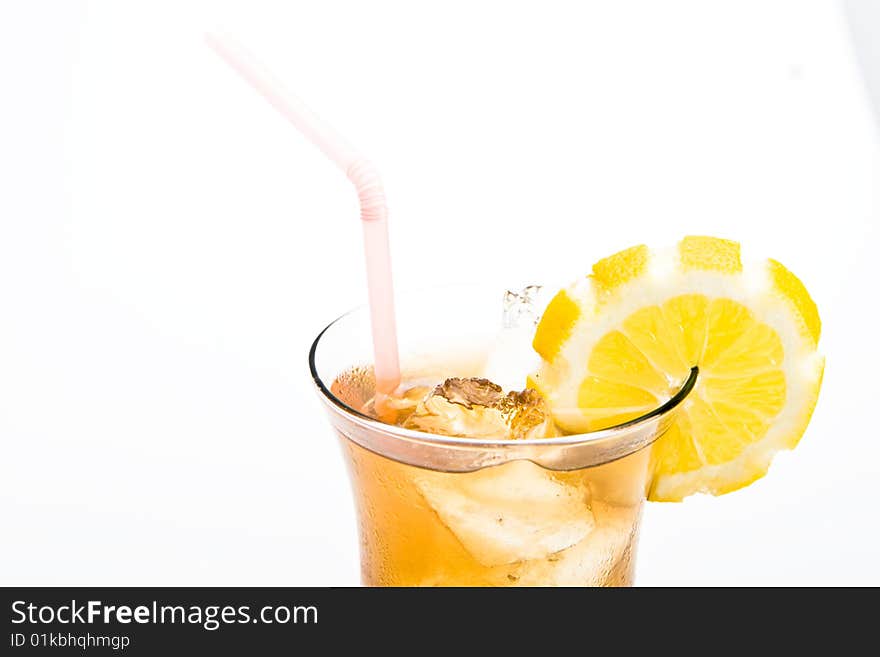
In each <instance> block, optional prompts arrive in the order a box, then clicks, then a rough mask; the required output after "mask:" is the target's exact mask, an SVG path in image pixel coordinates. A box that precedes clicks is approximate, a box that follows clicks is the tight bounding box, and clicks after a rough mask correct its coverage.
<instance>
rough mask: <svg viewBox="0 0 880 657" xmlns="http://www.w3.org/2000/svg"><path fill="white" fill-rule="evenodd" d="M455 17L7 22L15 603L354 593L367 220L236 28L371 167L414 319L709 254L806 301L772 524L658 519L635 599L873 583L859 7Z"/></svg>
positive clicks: (180, 9) (5, 358) (662, 510)
mask: <svg viewBox="0 0 880 657" xmlns="http://www.w3.org/2000/svg"><path fill="white" fill-rule="evenodd" d="M367 7H369V8H367ZM433 7H434V8H433V9H429V8H428V5H427V3H406V2H369V3H357V2H341V1H330V2H320V3H319V2H300V3H295V2H294V3H292V2H279V3H276V4H260V3H254V2H243V1H242V2H238V3H229V4H224V3H217V2H210V3H209V2H205V3H191V2H189V3H180V2H174V3H167V4H165V3H159V2H150V3H148V2H140V3H135V2H93V3H83V2H55V3H52V2H43V1H39V2H25V1H24V0H21V1H18V2H4V3H3V4H2V5H0V81H2V86H0V449H2V453H0V513H2V517H0V583H2V584H22V585H25V584H31V585H33V584H46V585H48V584H72V585H75V584H82V585H85V584H89V585H105V584H107V585H113V584H117V585H122V584H130V585H134V584H142V585H162V584H169V585H170V584H176V585H197V584H204V585H246V584H247V585H346V584H354V583H356V582H357V581H358V566H357V538H356V534H355V522H354V517H353V509H352V504H351V501H350V496H349V489H348V481H347V478H346V475H345V470H344V467H343V463H342V459H341V457H340V454H339V452H338V447H337V445H336V444H335V442H334V438H333V436H332V434H331V432H330V430H329V428H328V425H327V424H326V422H325V418H324V415H323V411H322V409H321V407H320V406H319V402H318V400H317V398H316V397H315V395H314V393H313V391H312V389H311V388H310V381H309V378H308V374H307V371H306V351H307V348H308V346H309V343H310V341H311V339H312V338H313V337H314V335H315V334H316V333H317V331H318V330H319V329H320V328H321V327H322V326H323V325H324V324H326V323H327V322H328V321H329V320H331V319H332V318H334V317H335V316H336V315H338V314H339V313H340V312H342V311H343V310H345V309H347V308H349V307H351V306H354V305H357V304H359V303H362V302H363V301H364V299H365V290H364V285H363V279H362V274H361V269H362V259H361V251H360V248H361V247H360V242H359V239H360V231H359V226H358V224H357V221H358V219H357V207H356V202H355V199H354V196H353V193H352V190H351V188H350V185H349V183H348V181H347V180H345V178H344V177H343V176H342V175H340V173H339V172H338V171H337V170H335V169H334V168H333V166H332V165H331V164H329V163H328V162H327V161H325V160H324V159H323V157H322V156H321V154H320V153H319V152H318V151H317V150H315V149H314V148H313V147H312V146H311V145H309V144H308V143H306V142H305V140H304V139H303V138H302V137H301V136H300V135H299V134H297V133H296V132H295V131H294V130H293V129H292V128H291V127H290V126H289V125H287V124H286V123H284V121H283V120H282V119H281V118H280V117H279V116H277V115H276V114H275V113H274V111H273V110H272V109H271V108H270V107H269V106H268V105H267V104H266V103H265V102H264V101H263V100H262V99H261V98H259V97H258V96H256V95H255V94H254V93H252V92H251V90H250V89H248V88H247V87H246V86H245V85H244V84H243V83H242V82H241V81H240V80H239V79H237V78H236V77H235V76H234V75H233V74H232V73H231V72H230V71H229V70H228V69H227V68H226V67H225V65H223V64H222V62H220V61H219V60H218V59H217V58H216V57H215V56H214V55H213V54H212V53H211V52H209V51H208V50H207V48H206V47H205V46H204V43H203V41H202V34H203V32H204V30H205V29H208V28H211V29H214V28H218V27H219V28H221V29H225V30H227V31H229V32H232V33H234V34H236V35H237V36H238V37H239V38H240V39H241V40H243V41H244V42H246V43H248V44H249V45H250V46H251V48H252V49H253V50H254V51H255V52H257V53H258V54H259V55H260V56H261V58H262V59H264V60H266V61H267V62H269V63H271V64H272V67H273V68H274V69H275V70H276V71H277V73H278V76H279V77H280V78H282V79H283V80H284V81H285V82H286V83H287V84H288V85H289V86H290V87H292V88H294V89H296V90H297V92H298V93H299V94H300V95H301V96H302V97H303V98H305V99H307V101H308V102H309V103H310V104H311V105H312V106H313V108H314V109H316V110H317V111H318V112H319V113H320V114H321V115H322V116H323V117H324V118H326V119H327V120H328V121H329V122H330V123H332V124H333V125H335V126H336V127H337V128H338V129H339V130H340V131H341V132H343V133H344V134H345V135H346V136H347V137H348V138H349V139H350V140H351V141H352V142H353V143H355V144H356V145H358V146H359V148H360V149H361V150H363V151H364V152H365V153H367V154H368V155H369V156H370V157H371V158H372V159H373V160H374V161H375V162H376V163H377V164H378V166H379V167H380V169H381V171H382V172H383V176H384V178H385V184H386V188H387V192H388V196H389V202H390V207H391V212H392V215H391V220H392V226H391V230H392V249H393V254H394V269H395V275H396V280H397V285H398V287H399V288H408V287H417V286H419V285H424V284H430V283H436V282H438V281H440V280H441V279H442V280H443V281H449V282H462V281H467V280H471V279H484V280H490V281H492V282H497V283H498V284H499V286H501V287H504V286H511V287H513V286H520V285H522V284H525V283H528V282H536V281H537V282H541V281H551V282H552V281H560V282H561V281H565V280H567V279H573V278H575V277H577V276H580V275H582V274H583V273H585V272H586V271H587V269H588V267H589V265H590V263H592V262H593V261H594V260H596V259H597V258H599V257H602V256H604V255H607V254H609V253H612V252H614V251H616V250H618V249H620V248H623V247H626V246H629V245H631V244H634V243H641V242H647V243H651V244H664V243H672V242H674V241H675V240H677V239H678V238H679V237H680V236H682V235H684V234H688V233H698V234H714V235H720V236H725V237H730V238H734V239H737V240H740V241H742V242H743V243H744V244H745V246H746V248H748V249H749V250H751V251H758V252H761V253H766V254H768V255H772V256H773V257H775V258H777V259H779V260H781V261H782V262H783V263H785V264H786V265H787V266H789V267H790V268H791V269H792V270H793V271H794V272H795V273H797V274H798V275H799V276H800V277H801V278H802V280H803V281H804V282H805V283H806V285H807V286H808V288H809V289H810V291H811V293H812V294H813V296H814V298H815V300H816V301H817V303H818V305H819V308H820V311H821V313H822V318H823V320H824V332H823V337H822V349H823V351H824V352H825V353H826V355H827V367H826V377H825V384H824V389H823V391H822V395H821V398H820V400H819V405H818V408H817V410H816V413H815V416H814V419H813V421H812V424H811V425H810V427H809V430H808V431H807V434H806V436H805V437H804V439H803V441H802V443H801V445H800V446H799V447H798V449H797V450H796V451H795V452H793V453H791V454H788V453H786V454H783V455H780V456H779V457H778V458H777V459H776V462H775V463H774V465H773V467H772V469H771V471H770V473H769V475H768V476H767V477H766V478H765V479H763V480H761V481H759V482H757V483H755V484H754V485H752V486H751V487H749V488H748V489H746V490H743V491H741V492H737V493H733V494H731V495H728V496H726V497H723V498H718V499H714V498H701V497H697V498H692V499H689V500H687V501H686V502H685V503H683V504H679V505H654V504H652V505H649V506H648V508H647V509H646V513H645V521H644V526H643V533H642V541H641V548H640V555H639V566H638V582H639V583H640V584H643V585H674V584H695V585H700V584H708V585H720V584H733V585H736V584H875V585H876V584H880V560H878V559H877V555H878V553H880V530H878V527H877V520H878V511H877V509H878V505H877V501H876V490H877V481H878V480H880V479H878V478H880V439H878V435H877V430H876V422H877V421H876V419H875V414H876V410H877V407H878V401H877V383H876V382H877V377H878V369H880V358H878V346H877V344H878V331H877V326H878V324H877V320H878V313H877V310H876V304H877V292H876V288H875V286H876V282H877V280H878V276H877V274H878V269H880V266H878V264H877V262H878V258H877V248H876V247H877V238H878V231H877V225H878V214H877V206H876V198H875V197H876V190H877V188H878V157H877V155H878V150H877V139H876V133H875V130H876V128H875V124H874V120H873V116H872V114H871V110H870V105H869V104H868V95H867V93H866V92H865V90H864V88H863V82H862V78H861V77H860V72H859V68H858V62H857V60H856V58H855V56H854V54H853V48H852V44H851V42H850V31H849V29H848V26H847V24H846V22H845V19H844V14H843V13H842V11H841V9H840V7H839V6H838V5H837V4H835V3H833V2H818V1H817V2H801V1H791V2H779V1H773V2H766V1H762V2H704V1H701V2H696V1H694V2H663V3H656V2H595V3H579V2H548V1H545V2H541V3H536V2H523V3H518V2H497V3H490V2H448V1H447V2H444V3H433ZM538 7H540V9H538ZM877 29H878V30H880V25H878V26H877ZM862 31H863V32H864V30H862ZM868 33H870V30H869V31H868ZM875 34H876V32H875ZM438 312H443V308H442V307H438Z"/></svg>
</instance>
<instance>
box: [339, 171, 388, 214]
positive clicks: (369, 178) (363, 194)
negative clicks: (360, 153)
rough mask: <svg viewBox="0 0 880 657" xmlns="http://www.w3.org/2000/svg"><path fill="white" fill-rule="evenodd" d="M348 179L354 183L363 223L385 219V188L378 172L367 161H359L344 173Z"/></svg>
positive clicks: (386, 212) (386, 211)
mask: <svg viewBox="0 0 880 657" xmlns="http://www.w3.org/2000/svg"><path fill="white" fill-rule="evenodd" d="M345 175H346V176H348V179H349V180H351V182H352V183H354V186H355V189H356V190H357V195H358V200H359V201H360V204H361V219H362V220H363V221H379V220H382V219H385V218H387V216H388V210H387V206H386V204H385V188H384V187H383V186H382V178H381V177H380V176H379V172H378V171H377V170H376V168H375V167H374V166H373V163H372V162H370V161H369V160H365V159H359V160H357V161H355V162H354V164H352V165H351V166H349V167H348V169H346V171H345Z"/></svg>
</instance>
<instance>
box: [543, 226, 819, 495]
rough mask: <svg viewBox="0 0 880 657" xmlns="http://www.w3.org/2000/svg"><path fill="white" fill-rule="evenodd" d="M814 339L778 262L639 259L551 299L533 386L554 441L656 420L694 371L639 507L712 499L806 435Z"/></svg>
mask: <svg viewBox="0 0 880 657" xmlns="http://www.w3.org/2000/svg"><path fill="white" fill-rule="evenodd" d="M820 327H821V323H820V320H819V313H818V311H817V310H816V305H815V304H814V303H813V301H812V299H810V296H809V294H808V293H807V290H806V289H805V288H804V286H803V284H802V283H801V282H800V281H799V280H798V279H797V278H796V277H795V276H794V275H793V274H792V273H791V272H789V271H788V270H787V269H786V268H785V267H783V266H782V265H781V264H779V263H778V262H776V261H774V260H754V261H749V260H744V259H743V258H742V256H741V253H740V245H739V244H738V243H736V242H732V241H729V240H723V239H717V238H712V237H686V238H684V239H683V240H682V241H681V242H680V243H679V244H678V245H677V248H672V249H666V250H652V249H649V248H648V247H646V246H635V247H632V248H630V249H627V250H625V251H621V252H620V253H617V254H615V255H613V256H610V257H608V258H605V259H604V260H600V261H599V262H597V263H596V264H595V265H593V273H592V275H590V276H588V277H586V278H584V279H582V280H580V281H578V282H576V283H575V284H574V285H572V286H570V287H568V288H566V289H563V290H561V291H560V292H559V293H558V294H557V295H556V296H555V297H554V298H553V300H552V301H551V302H550V304H549V305H548V306H547V309H546V311H545V312H544V315H543V317H542V318H541V321H540V323H539V324H538V328H537V331H536V333H535V338H534V342H533V346H534V348H535V350H536V351H537V352H538V353H539V354H540V356H541V359H542V363H541V366H540V368H539V369H538V371H537V372H535V373H534V374H533V375H532V376H531V377H530V379H529V385H530V386H532V387H535V388H537V389H538V390H539V391H540V392H541V393H542V394H543V395H544V396H545V398H546V399H547V401H548V402H549V405H550V408H551V410H552V412H553V417H554V420H555V421H556V423H557V424H558V425H559V426H560V427H562V428H563V429H564V430H566V431H567V432H573V433H579V432H584V431H594V430H597V429H603V428H607V427H610V426H614V425H617V424H620V423H622V422H626V421H628V420H632V419H634V418H637V417H639V416H640V415H643V414H645V413H647V412H649V411H651V410H652V409H654V408H657V407H658V406H659V405H661V404H662V403H663V402H665V401H666V400H667V399H669V398H670V397H671V396H672V395H673V394H674V393H675V392H676V391H677V390H678V389H679V388H680V387H681V385H682V383H683V382H684V381H685V380H686V379H687V377H688V374H689V372H690V369H691V368H692V367H694V366H697V367H699V378H698V380H697V383H696V386H695V388H694V390H693V391H692V392H691V393H690V394H689V395H688V397H687V398H686V399H685V401H684V402H683V403H682V405H681V407H680V408H679V410H678V412H677V414H676V417H675V422H674V424H673V425H672V427H671V428H670V429H669V431H668V432H667V433H666V434H665V435H664V436H663V437H661V438H660V439H659V440H658V441H657V442H656V443H655V444H654V447H653V448H652V449H653V453H652V455H653V459H654V464H655V473H654V479H653V483H652V485H651V489H650V491H649V495H648V497H649V499H651V500H656V501H680V500H681V499H683V498H684V497H686V496H687V495H690V494H692V493H696V492H707V493H712V494H714V495H720V494H722V493H727V492H729V491H732V490H736V489H738V488H742V487H743V486H746V485H748V484H750V483H752V482H753V481H755V480H756V479H758V478H760V477H762V476H763V475H764V474H766V472H767V469H768V468H769V466H770V462H771V460H772V458H773V456H774V454H775V453H776V452H777V451H779V450H780V449H791V448H793V447H794V446H795V445H796V444H797V443H798V441H799V440H800V437H801V436H802V435H803V433H804V430H805V429H806V426H807V423H808V422H809V420H810V415H811V414H812V411H813V408H814V406H815V404H816V399H817V397H818V394H819V387H820V385H821V381H822V372H823V367H824V359H823V358H822V357H821V356H820V355H819V354H818V353H817V346H818V342H819V333H820Z"/></svg>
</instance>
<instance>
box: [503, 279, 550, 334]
mask: <svg viewBox="0 0 880 657" xmlns="http://www.w3.org/2000/svg"><path fill="white" fill-rule="evenodd" d="M542 290H543V288H542V287H541V286H540V285H528V286H526V287H524V288H523V289H522V290H520V291H519V292H514V291H513V290H507V291H506V292H505V293H504V299H503V300H502V306H501V312H502V315H501V325H502V326H503V327H504V328H520V327H525V328H529V329H534V327H535V325H537V323H538V320H539V319H540V316H541V310H542V307H541V300H542V296H543V295H542Z"/></svg>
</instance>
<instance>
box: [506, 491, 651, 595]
mask: <svg viewBox="0 0 880 657" xmlns="http://www.w3.org/2000/svg"><path fill="white" fill-rule="evenodd" d="M595 518H596V522H595V526H594V527H593V529H592V531H591V532H590V533H589V535H588V536H585V538H584V540H582V541H578V542H577V543H575V544H572V546H571V547H569V548H568V549H566V550H565V551H562V552H560V553H559V554H558V555H554V557H553V558H551V559H545V560H540V561H533V562H531V563H528V564H523V566H522V567H521V568H519V569H518V573H517V575H516V577H517V584H518V585H520V586H602V585H608V584H612V585H614V584H616V583H617V582H615V572H616V571H620V570H621V569H624V570H625V569H626V567H627V564H626V563H625V561H626V559H627V558H632V557H631V554H628V553H629V551H631V550H632V548H633V545H632V541H633V535H634V532H635V530H636V524H637V521H638V517H637V513H636V512H629V513H621V512H615V513H611V514H607V513H605V512H603V511H602V505H601V504H600V505H599V509H598V510H596V513H595ZM622 576H623V573H621V572H617V575H616V577H618V578H619V577H622Z"/></svg>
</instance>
